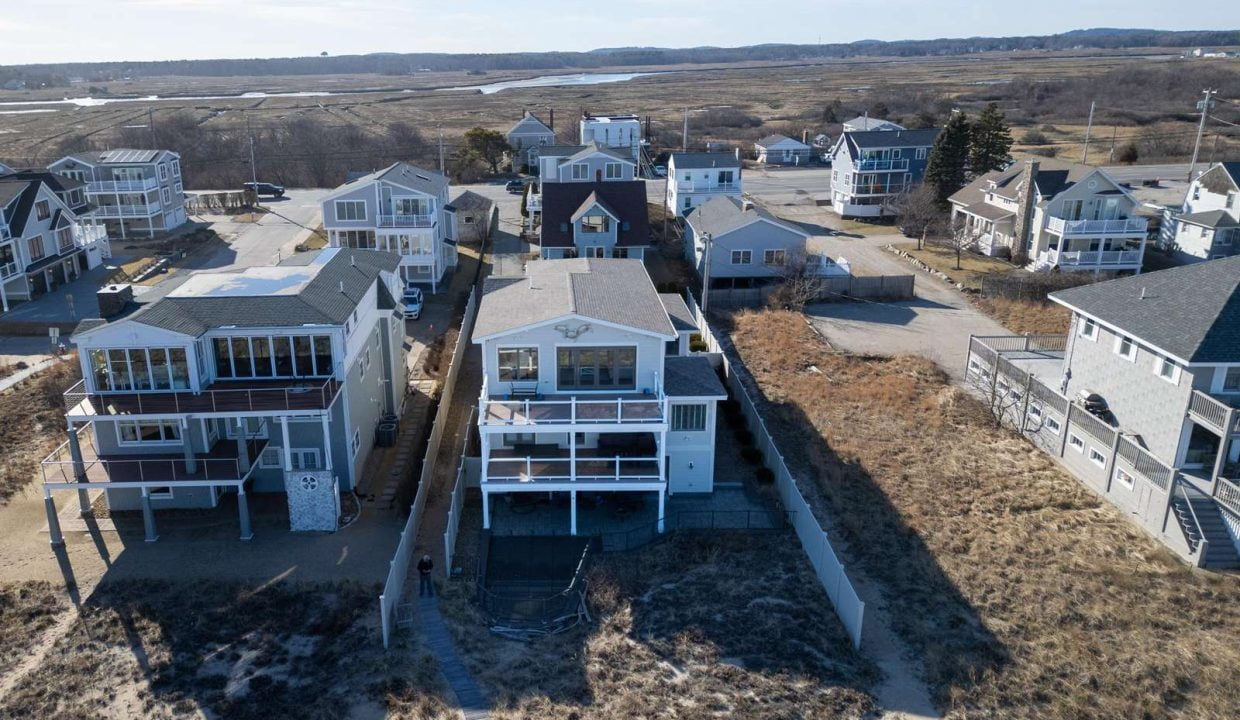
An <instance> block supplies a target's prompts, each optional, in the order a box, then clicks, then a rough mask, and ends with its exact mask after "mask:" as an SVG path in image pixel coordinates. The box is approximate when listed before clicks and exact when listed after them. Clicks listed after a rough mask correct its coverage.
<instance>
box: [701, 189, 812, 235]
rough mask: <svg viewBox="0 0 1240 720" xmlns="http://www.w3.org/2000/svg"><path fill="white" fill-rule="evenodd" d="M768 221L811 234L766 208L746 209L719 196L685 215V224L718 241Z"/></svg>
mask: <svg viewBox="0 0 1240 720" xmlns="http://www.w3.org/2000/svg"><path fill="white" fill-rule="evenodd" d="M760 219H761V220H767V221H769V222H772V223H774V224H775V225H778V226H779V227H781V228H783V229H785V230H789V231H791V232H794V233H796V234H798V235H802V236H805V237H808V236H809V233H807V232H805V231H804V230H802V229H801V228H799V227H797V226H796V225H793V224H792V223H789V222H787V221H785V220H781V219H779V218H777V217H775V216H774V215H772V214H771V213H770V212H769V211H768V210H767V209H766V208H763V207H759V206H758V205H751V206H750V207H749V208H745V205H744V203H743V202H742V201H741V200H738V199H737V198H734V197H727V196H724V195H719V196H716V197H713V198H711V199H710V200H707V201H706V202H704V203H702V204H701V205H698V206H697V207H695V208H693V209H692V210H690V211H689V213H688V214H687V215H685V222H686V223H688V224H689V227H691V228H693V230H694V232H697V233H704V232H707V233H710V234H711V236H712V237H713V238H714V239H716V240H718V239H719V238H720V237H721V236H722V235H726V234H727V233H730V232H732V231H733V230H736V229H737V228H740V227H743V226H745V225H748V224H749V223H751V222H753V221H755V220H760Z"/></svg>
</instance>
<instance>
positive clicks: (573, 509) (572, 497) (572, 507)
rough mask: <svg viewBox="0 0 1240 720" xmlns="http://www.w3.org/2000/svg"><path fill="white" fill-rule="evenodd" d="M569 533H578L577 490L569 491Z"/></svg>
mask: <svg viewBox="0 0 1240 720" xmlns="http://www.w3.org/2000/svg"><path fill="white" fill-rule="evenodd" d="M568 497H569V501H568V508H569V510H568V534H569V535H576V534H577V491H576V490H569V491H568Z"/></svg>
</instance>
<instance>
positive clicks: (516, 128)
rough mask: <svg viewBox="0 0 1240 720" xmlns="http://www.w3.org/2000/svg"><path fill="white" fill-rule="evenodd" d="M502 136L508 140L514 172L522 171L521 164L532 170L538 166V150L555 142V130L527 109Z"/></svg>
mask: <svg viewBox="0 0 1240 720" xmlns="http://www.w3.org/2000/svg"><path fill="white" fill-rule="evenodd" d="M553 119H554V118H553ZM504 137H505V138H506V139H507V140H508V145H509V147H511V148H512V151H511V152H512V166H513V167H512V169H513V171H514V172H523V171H522V170H521V168H522V167H523V166H524V167H525V168H528V169H529V170H530V171H531V172H533V169H534V168H536V167H537V166H538V151H539V150H540V149H541V148H543V147H545V146H547V145H554V144H555V131H554V130H552V129H551V127H550V126H549V125H547V124H546V123H544V122H543V121H542V120H539V119H538V117H537V116H535V115H534V113H532V112H528V111H527V112H525V113H524V114H523V115H522V116H521V119H520V120H518V121H517V122H516V124H515V125H513V126H512V127H510V128H508V132H506V133H504Z"/></svg>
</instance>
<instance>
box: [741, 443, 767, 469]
mask: <svg viewBox="0 0 1240 720" xmlns="http://www.w3.org/2000/svg"><path fill="white" fill-rule="evenodd" d="M741 457H743V458H744V459H745V462H747V463H749V464H750V465H757V464H759V463H761V462H762V451H761V450H759V449H758V448H756V447H752V446H751V447H743V448H741Z"/></svg>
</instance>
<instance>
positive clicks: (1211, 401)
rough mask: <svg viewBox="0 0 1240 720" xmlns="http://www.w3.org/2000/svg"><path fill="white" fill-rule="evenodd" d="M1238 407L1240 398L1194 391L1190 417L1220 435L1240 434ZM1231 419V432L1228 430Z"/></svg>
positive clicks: (1189, 401)
mask: <svg viewBox="0 0 1240 720" xmlns="http://www.w3.org/2000/svg"><path fill="white" fill-rule="evenodd" d="M1237 407H1240V397H1236V396H1234V395H1233V396H1230V397H1223V396H1217V395H1210V394H1207V393H1203V392H1201V391H1200V390H1194V391H1193V394H1192V396H1191V397H1190V398H1189V400H1188V417H1189V419H1191V420H1192V421H1193V422H1195V423H1197V424H1199V425H1201V426H1203V427H1206V428H1209V429H1210V430H1211V431H1212V432H1214V433H1216V434H1218V435H1222V434H1224V433H1226V432H1230V433H1231V434H1240V412H1236V408H1237ZM1229 417H1230V418H1231V428H1230V430H1228V428H1227V423H1228V418H1229Z"/></svg>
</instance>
